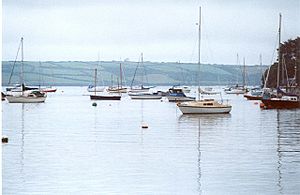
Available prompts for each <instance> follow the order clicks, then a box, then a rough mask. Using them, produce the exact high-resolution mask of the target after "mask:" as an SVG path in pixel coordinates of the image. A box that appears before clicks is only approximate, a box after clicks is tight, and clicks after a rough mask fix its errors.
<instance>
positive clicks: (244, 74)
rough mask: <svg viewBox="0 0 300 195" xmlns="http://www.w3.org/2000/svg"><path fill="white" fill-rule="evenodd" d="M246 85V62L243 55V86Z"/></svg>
mask: <svg viewBox="0 0 300 195" xmlns="http://www.w3.org/2000/svg"><path fill="white" fill-rule="evenodd" d="M245 85H246V62H245V57H244V58H243V88H245Z"/></svg>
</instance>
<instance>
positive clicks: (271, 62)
mask: <svg viewBox="0 0 300 195" xmlns="http://www.w3.org/2000/svg"><path fill="white" fill-rule="evenodd" d="M278 37H279V34H277V35H276V38H275V39H276V41H275V46H274V49H273V54H272V58H271V61H270V65H269V68H268V72H267V76H266V80H265V83H264V88H266V87H267V82H268V80H269V73H270V70H271V66H272V65H273V61H274V56H275V51H276V48H277V39H278Z"/></svg>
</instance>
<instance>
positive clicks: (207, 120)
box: [178, 114, 231, 194]
mask: <svg viewBox="0 0 300 195" xmlns="http://www.w3.org/2000/svg"><path fill="white" fill-rule="evenodd" d="M230 118H231V115H230V114H190V115H189V114H185V115H180V116H179V117H178V123H179V125H180V124H183V125H187V127H194V128H196V127H197V130H198V131H197V136H196V138H197V153H198V155H197V166H198V167H197V169H198V176H197V183H198V188H197V190H198V192H199V194H202V188H201V186H202V185H201V176H202V173H201V153H202V150H201V127H203V129H202V130H203V131H206V130H207V129H206V126H207V125H209V126H213V127H217V126H219V125H222V124H223V123H226V122H228V120H229V119H230ZM180 128H182V127H180Z"/></svg>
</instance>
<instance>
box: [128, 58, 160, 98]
mask: <svg viewBox="0 0 300 195" xmlns="http://www.w3.org/2000/svg"><path fill="white" fill-rule="evenodd" d="M143 61H144V60H143V53H142V54H141V64H142V66H143ZM137 68H138V66H137ZM137 68H136V69H135V74H134V77H135V75H136V71H137ZM143 68H144V67H143ZM134 77H133V80H132V82H131V90H130V91H129V93H128V95H129V97H130V98H131V99H134V100H157V99H161V98H162V94H161V93H153V92H149V89H150V88H149V87H144V86H143V76H142V84H141V85H140V86H139V87H136V88H133V87H132V84H133V81H134Z"/></svg>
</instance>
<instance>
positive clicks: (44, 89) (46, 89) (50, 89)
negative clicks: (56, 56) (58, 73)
mask: <svg viewBox="0 0 300 195" xmlns="http://www.w3.org/2000/svg"><path fill="white" fill-rule="evenodd" d="M39 64H40V66H39V67H40V68H41V65H42V63H41V62H39ZM40 74H41V73H40ZM51 76H52V77H53V72H52V75H51ZM39 80H40V77H39ZM39 90H40V91H42V92H45V93H54V92H56V90H57V89H56V88H55V87H53V86H51V85H50V86H47V87H41V86H40V87H39Z"/></svg>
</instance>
